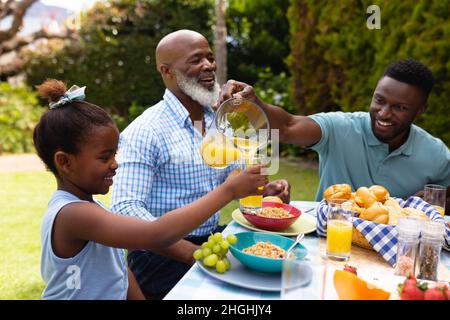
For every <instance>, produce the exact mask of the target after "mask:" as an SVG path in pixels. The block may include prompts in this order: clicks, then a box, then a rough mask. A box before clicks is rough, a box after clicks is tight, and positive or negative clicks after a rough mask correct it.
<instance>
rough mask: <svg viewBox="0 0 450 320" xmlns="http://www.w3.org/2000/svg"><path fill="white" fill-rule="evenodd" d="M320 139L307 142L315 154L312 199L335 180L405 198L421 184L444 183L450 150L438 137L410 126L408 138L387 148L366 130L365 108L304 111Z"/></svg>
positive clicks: (448, 175)
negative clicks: (379, 187) (316, 165)
mask: <svg viewBox="0 0 450 320" xmlns="http://www.w3.org/2000/svg"><path fill="white" fill-rule="evenodd" d="M309 117H310V118H311V119H313V120H314V121H316V122H317V123H318V124H319V126H320V128H321V130H322V138H321V139H320V141H319V142H318V143H317V144H315V145H314V146H312V147H311V149H313V150H315V151H317V152H318V153H319V176H320V183H319V189H318V190H317V195H316V200H318V201H319V200H321V199H322V198H323V192H324V190H325V189H326V188H327V187H329V186H330V185H333V184H336V183H348V184H350V185H351V186H352V188H353V191H355V190H356V189H357V188H359V187H361V186H367V187H370V186H371V185H374V184H379V185H383V186H385V187H386V188H387V189H388V190H389V192H390V194H391V196H394V197H399V198H403V199H405V198H408V197H409V196H411V195H413V194H414V193H416V192H417V191H419V190H422V189H423V187H424V186H425V184H427V183H434V184H440V185H444V186H448V185H450V151H449V149H448V147H447V146H446V145H445V144H444V143H443V142H442V141H441V140H440V139H438V138H435V137H433V136H432V135H430V134H429V133H428V132H426V131H425V130H423V129H421V128H419V127H418V126H416V125H412V126H411V130H410V133H409V137H408V140H407V141H406V142H405V143H404V144H403V145H402V146H400V147H399V148H397V149H396V150H394V151H393V152H391V153H389V146H388V145H387V144H385V143H382V142H380V141H379V140H378V139H377V138H376V137H375V135H374V134H373V132H372V127H371V123H370V115H369V113H368V112H354V113H344V112H327V113H318V114H314V115H311V116H309Z"/></svg>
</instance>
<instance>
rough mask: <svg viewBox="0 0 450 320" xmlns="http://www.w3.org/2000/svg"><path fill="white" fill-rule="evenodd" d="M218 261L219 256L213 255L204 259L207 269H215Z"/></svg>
mask: <svg viewBox="0 0 450 320" xmlns="http://www.w3.org/2000/svg"><path fill="white" fill-rule="evenodd" d="M218 260H219V257H218V256H217V254H215V253H213V254H211V255H209V256H207V257H206V258H205V259H203V264H204V265H205V266H207V267H214V266H215V265H216V263H217V261H218Z"/></svg>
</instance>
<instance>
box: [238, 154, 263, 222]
mask: <svg viewBox="0 0 450 320" xmlns="http://www.w3.org/2000/svg"><path fill="white" fill-rule="evenodd" d="M257 151H259V152H256V153H254V154H252V155H250V157H248V158H245V160H244V161H245V167H251V166H255V165H258V164H262V165H267V164H268V163H269V162H270V158H269V157H268V156H267V154H266V153H265V152H262V151H261V150H257ZM259 189H260V190H264V187H260V188H259ZM262 199H263V196H262V195H251V196H248V197H245V198H241V199H239V209H240V210H241V212H247V213H253V214H256V213H258V212H259V211H261V209H262Z"/></svg>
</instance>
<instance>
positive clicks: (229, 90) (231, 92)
mask: <svg viewBox="0 0 450 320" xmlns="http://www.w3.org/2000/svg"><path fill="white" fill-rule="evenodd" d="M231 97H237V98H239V97H242V98H244V99H248V100H250V101H253V102H254V103H256V104H258V105H259V106H261V108H263V110H264V111H265V112H266V114H267V117H268V118H269V122H270V128H271V129H279V130H280V132H279V134H280V141H281V142H285V143H291V144H295V145H299V146H303V147H308V146H312V145H314V144H316V143H317V142H319V140H320V138H321V137H322V132H321V129H320V126H319V125H318V124H317V122H315V121H314V120H312V119H310V118H309V117H306V116H299V115H292V114H290V113H289V112H286V111H285V110H284V109H282V108H280V107H276V106H272V105H270V104H267V103H265V102H263V101H262V100H261V99H259V97H258V96H256V94H255V91H254V90H253V87H252V86H250V85H248V84H246V83H243V82H238V81H235V80H229V81H228V82H227V83H226V84H225V85H224V86H223V88H222V92H221V97H220V101H219V103H222V102H223V101H225V100H227V99H229V98H231Z"/></svg>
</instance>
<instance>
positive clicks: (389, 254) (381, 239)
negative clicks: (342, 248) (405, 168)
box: [317, 197, 450, 266]
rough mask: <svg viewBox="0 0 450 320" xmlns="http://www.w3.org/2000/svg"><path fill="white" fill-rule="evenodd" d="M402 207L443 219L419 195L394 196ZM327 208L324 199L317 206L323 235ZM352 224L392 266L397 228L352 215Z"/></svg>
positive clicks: (448, 232)
mask: <svg viewBox="0 0 450 320" xmlns="http://www.w3.org/2000/svg"><path fill="white" fill-rule="evenodd" d="M395 200H397V201H398V202H399V204H400V206H401V207H402V208H407V207H411V208H416V209H419V210H422V211H423V212H425V214H426V215H427V216H428V217H430V219H431V220H433V221H442V222H443V221H444V218H442V216H441V214H440V213H439V212H438V211H437V210H436V209H434V207H433V206H432V205H430V204H428V203H427V202H425V201H423V200H422V199H421V198H419V197H410V198H409V199H408V200H406V201H404V200H402V199H398V198H396V199H395ZM327 209H328V204H327V202H326V201H325V200H322V201H321V202H320V203H319V206H318V208H317V233H318V234H319V235H320V236H323V237H325V236H326V234H327ZM352 220H353V226H354V227H355V228H356V229H357V230H358V231H359V232H361V234H362V235H363V236H364V237H365V238H366V240H367V241H368V242H369V243H370V245H371V246H372V247H373V249H374V250H375V251H377V252H378V253H379V254H381V256H382V257H383V259H385V260H386V261H387V262H389V264H391V265H392V266H394V264H395V262H396V255H397V234H398V232H397V228H396V227H395V226H392V225H385V224H379V223H376V222H372V221H367V220H362V219H359V218H357V217H353V218H352ZM445 241H446V242H447V244H449V243H450V228H449V227H448V226H447V225H446V229H445Z"/></svg>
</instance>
